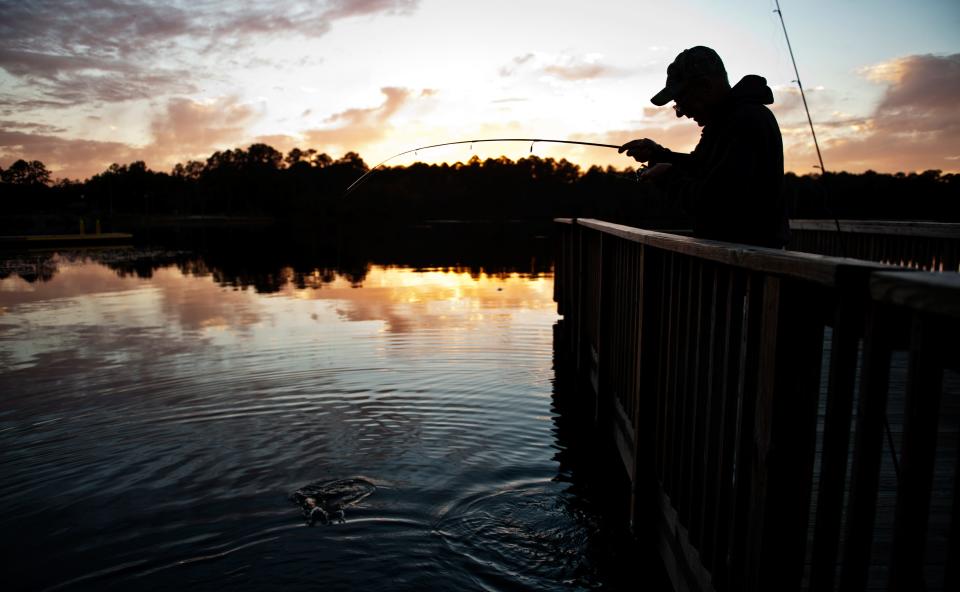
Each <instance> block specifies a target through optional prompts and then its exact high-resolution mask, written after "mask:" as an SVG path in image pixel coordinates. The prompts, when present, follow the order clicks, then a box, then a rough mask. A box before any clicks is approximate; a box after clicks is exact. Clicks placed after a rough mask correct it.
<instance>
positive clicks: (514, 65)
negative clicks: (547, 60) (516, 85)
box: [500, 53, 534, 77]
mask: <svg viewBox="0 0 960 592" xmlns="http://www.w3.org/2000/svg"><path fill="white" fill-rule="evenodd" d="M533 58H534V55H533V54H532V53H525V54H523V55H519V56H516V57H514V58H513V59H512V60H510V63H509V64H507V65H506V66H503V67H501V68H500V75H501V76H504V77H507V76H513V74H514V73H515V72H516V71H517V69H518V68H519V67H520V66H523V65H524V64H526V63H527V62H529V61H530V60H532V59H533Z"/></svg>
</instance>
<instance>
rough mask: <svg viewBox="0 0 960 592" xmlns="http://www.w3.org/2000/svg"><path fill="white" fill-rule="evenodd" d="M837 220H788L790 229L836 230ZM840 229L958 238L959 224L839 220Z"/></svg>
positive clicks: (897, 234)
mask: <svg viewBox="0 0 960 592" xmlns="http://www.w3.org/2000/svg"><path fill="white" fill-rule="evenodd" d="M837 222H838V221H837V220H790V230H816V231H821V232H836V231H837ZM839 223H840V230H842V231H843V232H849V233H851V234H879V235H886V236H912V237H924V238H946V239H956V240H960V224H955V223H949V222H921V221H909V222H907V221H899V220H839Z"/></svg>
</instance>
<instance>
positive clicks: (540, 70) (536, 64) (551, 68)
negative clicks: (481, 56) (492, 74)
mask: <svg viewBox="0 0 960 592" xmlns="http://www.w3.org/2000/svg"><path fill="white" fill-rule="evenodd" d="M602 57H603V56H600V55H598V54H588V55H586V56H583V57H575V56H569V55H561V56H546V55H536V54H532V53H526V54H523V55H519V56H516V57H514V58H513V59H512V60H511V61H510V63H509V64H507V65H505V66H502V67H501V68H500V76H503V77H510V76H513V75H514V74H516V73H518V72H519V71H521V70H524V69H526V70H528V71H530V72H531V73H533V74H534V75H537V76H543V75H546V76H548V77H550V78H555V79H559V80H563V81H566V82H573V81H578V80H591V79H594V78H599V77H601V76H611V75H615V74H617V73H618V70H617V69H615V68H612V67H610V66H607V65H604V64H602V63H600V60H601V59H602Z"/></svg>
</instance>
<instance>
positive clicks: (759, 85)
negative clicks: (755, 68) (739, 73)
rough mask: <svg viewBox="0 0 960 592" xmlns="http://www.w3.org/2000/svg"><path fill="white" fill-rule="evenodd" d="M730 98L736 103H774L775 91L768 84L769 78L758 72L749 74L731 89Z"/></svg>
mask: <svg viewBox="0 0 960 592" xmlns="http://www.w3.org/2000/svg"><path fill="white" fill-rule="evenodd" d="M729 99H730V100H731V101H732V102H735V103H760V104H761V105H772V104H773V91H772V90H770V87H769V86H767V79H766V78H764V77H763V76H757V75H756V74H747V75H746V76H744V77H743V78H741V79H740V82H738V83H736V84H735V85H734V86H733V88H731V89H730V95H729Z"/></svg>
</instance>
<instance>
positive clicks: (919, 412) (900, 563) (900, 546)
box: [890, 313, 946, 591]
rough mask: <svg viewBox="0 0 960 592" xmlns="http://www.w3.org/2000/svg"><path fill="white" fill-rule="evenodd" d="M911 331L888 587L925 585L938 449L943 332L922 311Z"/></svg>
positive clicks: (921, 588) (903, 588)
mask: <svg viewBox="0 0 960 592" xmlns="http://www.w3.org/2000/svg"><path fill="white" fill-rule="evenodd" d="M912 325H913V326H912V329H911V336H910V368H909V375H908V377H907V399H906V407H905V409H904V426H903V451H902V452H901V462H900V479H899V485H898V487H897V509H896V514H895V518H894V526H893V552H892V557H891V560H890V589H891V590H895V591H900V590H902V591H907V590H923V589H925V588H926V586H925V585H924V583H923V556H924V551H925V549H926V535H927V520H928V516H929V511H930V487H931V484H932V481H933V465H934V455H935V453H936V449H937V424H938V419H939V413H940V395H941V388H942V381H943V367H942V366H941V364H940V360H939V357H940V352H941V351H943V349H946V348H945V347H944V345H942V344H941V341H943V343H945V336H943V335H941V333H940V331H939V328H938V327H937V326H936V325H935V323H933V322H931V320H929V319H927V318H926V315H924V314H923V313H915V314H914V318H913V323H912Z"/></svg>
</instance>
